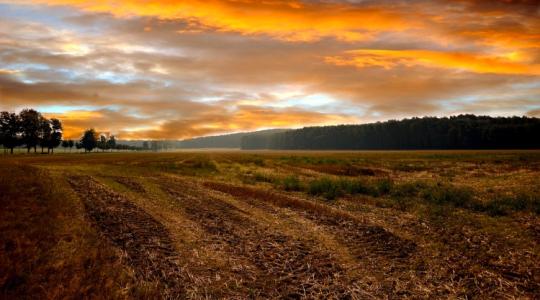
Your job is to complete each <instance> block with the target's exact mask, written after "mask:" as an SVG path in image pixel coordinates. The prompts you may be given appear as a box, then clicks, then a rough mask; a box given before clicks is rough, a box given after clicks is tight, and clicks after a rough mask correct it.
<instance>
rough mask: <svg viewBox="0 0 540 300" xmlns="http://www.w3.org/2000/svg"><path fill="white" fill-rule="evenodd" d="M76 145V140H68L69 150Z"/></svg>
mask: <svg viewBox="0 0 540 300" xmlns="http://www.w3.org/2000/svg"><path fill="white" fill-rule="evenodd" d="M74 145H75V142H74V141H73V140H69V141H68V147H69V152H71V149H73V146H74ZM77 149H79V148H77Z"/></svg>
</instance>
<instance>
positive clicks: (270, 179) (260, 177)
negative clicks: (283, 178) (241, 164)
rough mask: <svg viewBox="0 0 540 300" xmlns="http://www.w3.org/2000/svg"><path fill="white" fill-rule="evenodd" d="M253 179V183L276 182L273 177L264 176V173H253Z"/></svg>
mask: <svg viewBox="0 0 540 300" xmlns="http://www.w3.org/2000/svg"><path fill="white" fill-rule="evenodd" d="M253 178H254V179H255V181H258V182H269V183H272V182H275V181H276V178H274V177H273V176H271V175H269V174H265V173H260V172H255V173H254V174H253Z"/></svg>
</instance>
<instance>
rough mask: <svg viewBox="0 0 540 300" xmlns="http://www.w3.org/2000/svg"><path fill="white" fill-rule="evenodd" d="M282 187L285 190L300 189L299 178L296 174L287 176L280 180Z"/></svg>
mask: <svg viewBox="0 0 540 300" xmlns="http://www.w3.org/2000/svg"><path fill="white" fill-rule="evenodd" d="M281 184H282V187H283V189H284V190H286V191H300V190H301V189H302V186H301V185H300V180H299V179H298V177H297V176H293V175H291V176H287V177H285V178H284V179H283V181H282V182H281Z"/></svg>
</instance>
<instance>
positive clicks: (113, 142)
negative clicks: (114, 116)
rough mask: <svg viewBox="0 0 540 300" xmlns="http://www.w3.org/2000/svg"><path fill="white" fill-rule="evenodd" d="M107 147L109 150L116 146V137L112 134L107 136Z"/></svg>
mask: <svg viewBox="0 0 540 300" xmlns="http://www.w3.org/2000/svg"><path fill="white" fill-rule="evenodd" d="M107 148H108V149H111V150H112V149H115V148H116V138H115V137H114V135H111V136H110V137H109V140H108V141H107Z"/></svg>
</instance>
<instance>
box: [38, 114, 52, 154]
mask: <svg viewBox="0 0 540 300" xmlns="http://www.w3.org/2000/svg"><path fill="white" fill-rule="evenodd" d="M39 123H40V125H39V130H38V141H39V146H40V147H41V153H44V152H43V149H44V148H47V152H49V149H50V144H51V138H52V132H53V130H52V127H51V122H50V121H49V120H47V119H46V118H44V117H41V118H40V122H39Z"/></svg>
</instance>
